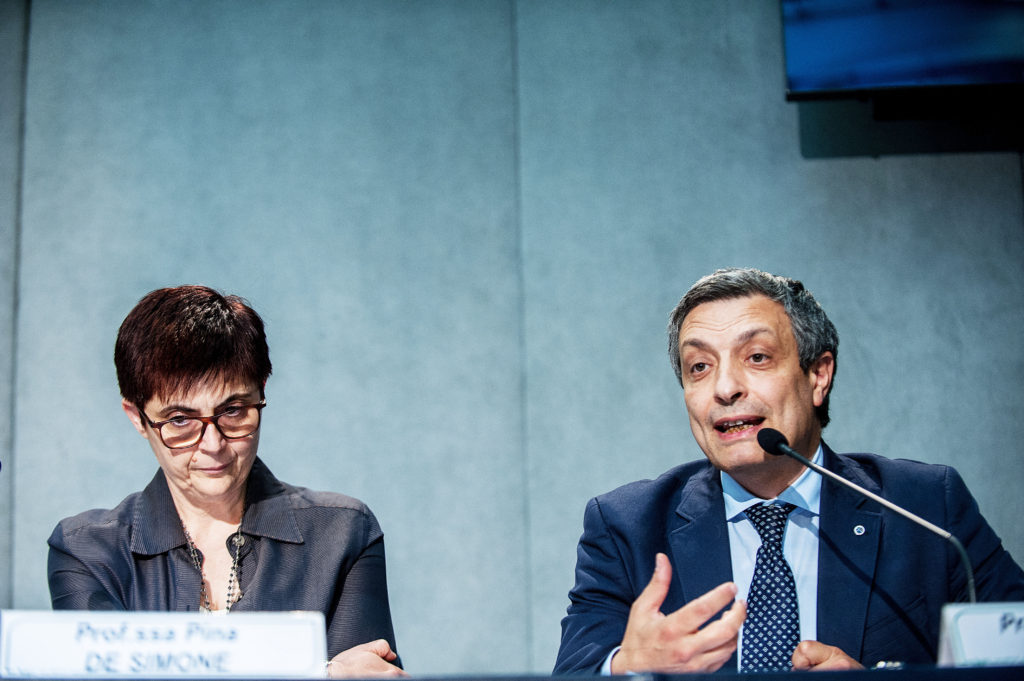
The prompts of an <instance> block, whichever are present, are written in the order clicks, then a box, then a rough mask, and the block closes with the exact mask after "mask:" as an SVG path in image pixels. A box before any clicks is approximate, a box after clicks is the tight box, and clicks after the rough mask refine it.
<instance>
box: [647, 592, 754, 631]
mask: <svg viewBox="0 0 1024 681" xmlns="http://www.w3.org/2000/svg"><path fill="white" fill-rule="evenodd" d="M662 600H664V596H663V597H662ZM735 600H736V585H735V584H734V583H733V582H724V583H722V584H719V585H718V586H716V587H715V588H714V589H712V590H711V591H708V592H707V593H706V594H704V595H702V596H699V597H698V598H695V599H693V600H692V601H690V602H689V603H687V604H686V605H684V606H683V607H681V608H679V609H678V610H676V611H675V612H673V613H671V614H670V615H668V617H669V619H671V620H673V622H672V624H673V626H676V627H678V628H679V630H680V631H696V630H697V629H698V628H700V627H701V626H702V625H703V624H704V623H705V622H707V621H708V620H709V619H711V618H712V617H714V616H715V615H716V614H717V613H718V611H720V610H721V609H722V608H724V607H725V606H727V605H729V604H730V603H732V602H734V601H735ZM659 605H660V603H659ZM734 609H735V608H730V612H732V611H733V610H734ZM741 611H742V616H740V615H739V612H736V613H732V616H733V618H734V619H735V618H736V617H737V616H739V623H740V624H742V623H743V618H744V617H746V612H747V609H746V605H745V604H744V605H743V607H742V608H741Z"/></svg>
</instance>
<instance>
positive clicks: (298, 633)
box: [0, 610, 327, 679]
mask: <svg viewBox="0 0 1024 681" xmlns="http://www.w3.org/2000/svg"><path fill="white" fill-rule="evenodd" d="M324 631H325V630H324V616H323V613H320V612H261V613H231V614H228V615H224V616H217V615H209V614H201V613H178V612H95V611H85V610H75V611H70V610H68V611H58V612H49V611H36V610H3V611H0V677H2V678H43V679H56V678H64V679H86V678H95V679H120V678H127V677H134V678H145V679H165V678H208V677H230V678H242V677H244V678H249V679H259V678H275V679H296V678H311V677H323V674H324V662H326V660H327V650H326V648H327V640H326V636H325V633H324Z"/></svg>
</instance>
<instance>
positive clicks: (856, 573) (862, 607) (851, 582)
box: [817, 445, 881, 659]
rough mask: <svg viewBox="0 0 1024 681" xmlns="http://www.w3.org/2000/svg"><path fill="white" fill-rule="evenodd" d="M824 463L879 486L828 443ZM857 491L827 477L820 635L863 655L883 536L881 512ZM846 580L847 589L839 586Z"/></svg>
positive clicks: (821, 533)
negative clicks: (867, 620)
mask: <svg viewBox="0 0 1024 681" xmlns="http://www.w3.org/2000/svg"><path fill="white" fill-rule="evenodd" d="M823 450H824V455H825V456H824V465H825V467H826V468H828V469H829V470H831V471H834V472H835V473H838V474H839V475H840V476H842V477H844V478H846V479H848V480H851V481H852V482H856V483H857V484H859V485H861V486H862V487H865V488H867V489H869V490H871V491H872V492H876V493H877V492H878V491H879V490H878V487H877V485H875V484H874V483H873V482H872V481H871V480H870V479H868V478H867V477H866V476H864V475H863V474H862V473H861V472H860V470H859V468H858V467H857V466H856V465H855V464H853V463H852V462H850V461H849V460H844V459H840V458H839V457H837V456H836V454H835V453H834V452H833V451H832V450H831V449H829V448H828V446H826V445H823ZM874 506H876V505H875V504H873V503H870V502H869V501H868V500H867V499H865V498H864V497H862V496H861V495H859V494H857V493H856V492H854V491H852V490H849V489H847V488H846V487H844V486H842V485H840V484H839V483H837V482H834V481H832V480H829V479H828V478H825V479H824V480H823V482H822V488H821V509H820V512H821V519H820V526H819V542H818V625H817V626H818V640H819V641H821V642H822V643H826V644H828V645H834V646H838V647H839V648H841V649H842V650H843V651H844V652H846V653H847V654H848V655H850V656H852V657H853V658H855V659H857V658H859V657H860V652H861V647H862V645H863V641H864V623H865V619H866V617H867V608H868V599H869V597H870V595H871V584H872V582H873V581H874V574H875V563H876V560H877V558H878V549H879V544H880V539H881V514H880V512H879V511H878V510H875V509H874V508H872V507H874ZM838 585H842V588H837V586H838Z"/></svg>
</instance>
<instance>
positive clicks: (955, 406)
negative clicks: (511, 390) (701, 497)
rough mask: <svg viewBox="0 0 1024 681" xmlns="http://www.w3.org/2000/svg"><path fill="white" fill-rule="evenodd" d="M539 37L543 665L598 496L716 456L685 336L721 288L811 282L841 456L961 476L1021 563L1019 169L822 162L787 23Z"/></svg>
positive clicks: (722, 5)
mask: <svg viewBox="0 0 1024 681" xmlns="http://www.w3.org/2000/svg"><path fill="white" fill-rule="evenodd" d="M518 17H519V36H520V37H519V44H520V66H519V71H520V79H521V83H522V86H521V92H520V108H521V110H522V123H521V127H522V130H523V134H522V151H521V156H522V166H523V170H522V186H523V197H524V199H523V240H524V268H525V275H524V282H525V295H526V304H525V310H526V316H525V329H526V338H527V347H528V349H529V353H528V357H527V367H528V385H529V399H528V400H527V414H528V416H529V420H528V434H529V436H528V440H527V445H528V450H527V451H528V456H529V460H530V464H531V465H530V470H531V475H530V503H531V529H530V536H531V540H532V547H533V548H532V554H531V555H532V560H533V570H534V577H533V580H532V583H531V585H532V596H533V599H534V604H533V609H532V618H533V623H534V624H533V631H534V639H533V641H534V648H533V659H534V662H535V665H536V666H538V667H542V664H541V663H542V661H544V660H547V661H548V662H549V663H553V661H554V655H555V652H556V650H557V646H558V629H557V624H556V622H557V620H558V618H559V617H560V616H561V615H563V614H564V608H565V606H566V605H567V600H566V592H567V591H568V589H569V587H570V586H571V585H572V580H573V572H572V570H573V565H574V564H575V552H574V548H575V541H576V539H577V538H578V537H579V533H580V531H581V530H582V517H583V508H584V505H585V503H586V501H587V499H588V498H590V497H592V496H594V495H595V494H598V493H602V492H605V491H608V490H610V489H612V488H614V487H617V486H618V485H621V484H624V483H626V482H629V481H631V480H635V479H639V478H647V477H654V476H656V475H658V474H659V473H661V472H662V471H664V470H666V469H668V468H669V467H671V466H673V465H676V464H678V463H682V462H684V461H688V460H693V459H697V458H700V457H701V456H702V454H701V452H700V450H699V449H698V448H697V446H696V444H695V443H694V441H693V438H692V436H691V434H690V432H689V427H688V424H687V419H686V414H685V408H684V406H683V399H682V398H683V396H682V392H681V390H680V389H679V387H678V384H677V383H676V381H675V376H674V375H673V373H672V369H671V367H670V365H669V362H668V359H667V357H666V348H665V331H664V329H665V324H666V322H667V319H668V313H669V312H670V311H671V309H672V307H673V306H674V305H675V303H676V302H677V301H678V299H679V298H680V297H681V295H682V294H683V293H684V292H685V290H686V288H687V287H688V286H689V285H690V284H691V283H692V282H693V281H694V280H696V279H697V278H698V277H699V276H701V275H703V274H705V273H707V272H709V271H711V270H713V269H714V268H716V267H722V266H734V265H738V266H756V267H761V268H764V269H768V270H771V271H776V272H779V273H783V274H787V275H790V276H794V277H796V278H799V279H802V280H803V281H805V283H806V284H807V285H808V287H809V288H810V289H811V290H812V291H814V292H816V294H817V296H818V297H819V299H820V300H821V302H822V303H823V304H824V305H825V307H826V309H827V310H828V311H829V312H830V314H831V315H832V316H833V318H834V321H835V323H836V324H837V327H838V329H839V332H840V337H841V339H842V343H841V346H840V353H839V362H838V366H839V372H838V381H837V388H836V393H835V399H834V401H833V407H832V411H833V417H834V421H833V425H831V426H829V428H828V429H827V430H826V433H825V437H826V439H827V441H829V442H830V443H831V444H832V445H833V446H835V447H836V448H837V449H839V450H841V451H876V452H880V453H885V454H888V455H890V456H898V457H907V458H914V459H919V460H925V461H930V462H937V463H947V464H953V465H956V466H957V467H958V468H959V469H960V470H961V472H962V473H963V474H964V476H965V478H966V479H967V481H968V484H969V485H971V487H972V489H973V490H974V492H975V493H976V494H977V496H978V497H979V498H980V499H981V504H982V508H983V510H984V511H985V512H986V513H987V515H988V517H989V519H990V520H991V522H992V523H993V525H994V526H995V527H996V529H997V531H998V532H999V533H1000V534H1001V535H1002V536H1003V538H1004V540H1005V542H1006V544H1007V546H1008V547H1009V548H1010V550H1011V551H1012V552H1013V553H1014V554H1015V555H1017V556H1018V557H1020V556H1024V532H1022V530H1021V527H1020V524H1019V523H1018V522H1017V521H1016V520H1015V517H1014V515H1013V510H1012V504H1009V503H1007V501H1008V500H1009V499H1012V498H1013V496H1014V492H1013V490H1014V489H1018V488H1019V487H1020V485H1021V483H1022V482H1024V457H1022V456H1020V454H1019V451H1018V450H1019V445H1018V444H1017V443H1018V442H1019V441H1020V439H1021V436H1022V435H1024V433H1022V431H1021V429H1020V428H1018V426H1017V425H1016V424H1018V423H1019V422H1020V419H1019V418H1018V412H1019V411H1020V406H1019V405H1018V404H1017V401H1015V400H1011V399H1009V397H1010V393H1011V391H1013V390H1014V389H1015V387H1016V385H1017V383H1018V382H1019V380H1020V378H1021V376H1022V374H1024V372H1022V370H1024V366H1022V363H1021V359H1020V357H1019V353H1015V352H1013V351H1012V350H1011V349H1010V347H1009V344H1011V343H1013V342H1014V341H1013V338H1014V336H1015V335H1016V334H1017V333H1019V332H1021V331H1024V314H1022V313H1024V303H1022V302H1021V301H1022V300H1024V299H1022V297H1021V295H1020V294H1021V287H1022V286H1024V282H1022V278H1021V276H1020V271H1021V263H1022V261H1024V248H1022V246H1024V230H1022V224H1021V210H1020V207H1021V173H1020V157H1019V155H1015V154H986V155H959V156H917V157H902V158H884V159H881V160H876V159H854V160H829V161H807V160H805V159H803V158H801V157H800V154H799V147H798V143H797V139H796V130H797V120H796V115H797V112H796V109H795V106H794V105H792V104H787V103H786V102H785V101H784V99H783V93H782V88H781V83H782V82H783V79H782V54H781V44H780V39H779V36H780V35H781V27H780V25H779V17H778V13H777V6H775V4H774V3H742V2H717V1H708V2H685V3H680V2H647V3H601V4H600V5H589V6H588V8H587V11H585V12H582V11H580V10H579V7H578V6H576V5H570V4H565V3H554V4H553V3H545V2H524V3H520V4H519V14H518ZM988 450H991V453H996V452H998V453H1000V455H999V462H1000V464H1001V465H1002V466H1004V467H1005V469H1004V470H1005V474H1001V475H991V473H989V474H986V471H991V468H990V466H991V463H990V461H989V459H990V452H989V451H988Z"/></svg>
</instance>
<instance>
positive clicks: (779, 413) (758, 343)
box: [679, 295, 834, 497]
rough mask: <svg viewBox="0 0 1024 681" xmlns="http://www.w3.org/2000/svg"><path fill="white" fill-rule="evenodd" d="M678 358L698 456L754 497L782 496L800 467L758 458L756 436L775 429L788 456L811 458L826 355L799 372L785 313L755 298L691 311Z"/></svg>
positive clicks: (825, 386)
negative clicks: (785, 444) (786, 445)
mask: <svg viewBox="0 0 1024 681" xmlns="http://www.w3.org/2000/svg"><path fill="white" fill-rule="evenodd" d="M679 354H680V359H681V366H682V372H683V373H682V377H683V390H684V393H685V400H686V410H687V412H689V415H690V428H691V429H692V430H693V436H694V438H695V439H696V440H697V444H698V445H700V448H701V449H702V450H703V451H704V454H705V455H707V457H708V459H709V460H710V461H711V463H712V464H713V465H714V466H715V467H716V468H718V469H720V470H723V471H726V472H727V473H729V474H730V475H732V476H733V477H734V478H736V480H737V481H738V482H739V483H740V484H741V485H743V486H744V487H746V488H747V489H748V490H749V491H751V492H754V493H755V494H758V495H759V496H762V497H771V496H775V495H776V494H778V493H779V492H781V491H782V489H784V488H785V487H786V485H788V484H789V483H790V482H792V481H793V480H795V479H796V477H797V476H798V475H799V473H800V464H799V463H797V462H795V461H793V460H791V459H789V458H788V457H779V456H774V455H771V454H767V453H765V451H764V450H762V449H761V447H760V446H759V445H758V444H757V431H758V430H760V429H761V428H766V427H771V428H775V429H776V430H778V431H780V432H781V433H782V434H783V435H785V436H786V437H787V438H788V439H789V442H790V446H792V447H793V449H795V450H797V451H798V452H800V453H801V454H803V455H804V456H807V457H811V456H813V455H814V452H815V450H816V449H817V447H818V442H819V439H820V436H821V426H820V424H819V422H818V419H817V417H816V416H815V414H814V409H815V407H817V406H819V405H821V404H822V402H823V401H824V399H825V397H826V395H827V394H828V390H829V388H830V387H831V383H832V372H833V369H834V362H833V357H832V354H831V353H825V354H824V355H822V357H820V358H819V359H818V360H817V361H816V362H815V363H814V365H812V366H811V367H810V369H809V370H808V371H806V372H805V371H803V370H801V368H800V358H799V353H798V350H797V345H796V338H795V337H794V335H793V328H792V325H791V323H790V320H789V316H788V315H787V314H786V311H785V308H783V307H782V305H780V304H779V303H776V302H774V301H772V300H769V299H768V298H766V297H764V296H761V295H755V296H748V297H746V298H732V299H727V300H719V301H714V302H710V303H704V304H701V305H698V306H697V307H695V308H694V309H693V310H692V311H691V312H690V314H688V315H687V316H686V319H685V320H683V325H682V327H681V328H680V330H679ZM780 485H781V486H780ZM755 487H756V488H758V489H754V488H755Z"/></svg>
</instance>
